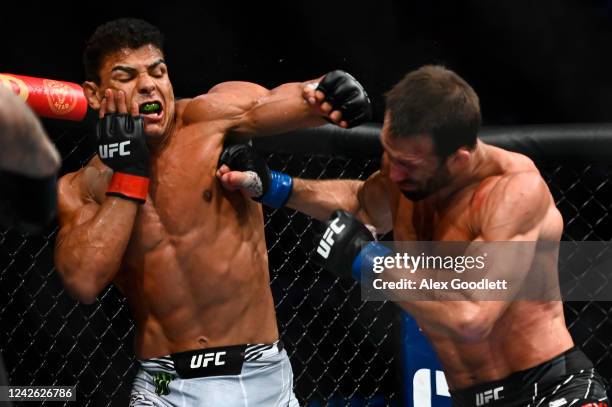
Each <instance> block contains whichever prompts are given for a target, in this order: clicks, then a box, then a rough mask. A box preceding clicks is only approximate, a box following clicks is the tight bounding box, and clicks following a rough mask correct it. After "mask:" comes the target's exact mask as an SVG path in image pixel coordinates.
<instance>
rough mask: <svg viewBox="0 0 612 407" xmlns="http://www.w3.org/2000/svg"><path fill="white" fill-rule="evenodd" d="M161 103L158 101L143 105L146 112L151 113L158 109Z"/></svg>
mask: <svg viewBox="0 0 612 407" xmlns="http://www.w3.org/2000/svg"><path fill="white" fill-rule="evenodd" d="M158 107H159V105H158V104H157V103H147V104H146V105H144V106H143V107H142V111H143V112H145V113H151V112H154V111H156V110H157V108H158Z"/></svg>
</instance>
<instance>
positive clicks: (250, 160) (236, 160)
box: [219, 144, 271, 194]
mask: <svg viewBox="0 0 612 407" xmlns="http://www.w3.org/2000/svg"><path fill="white" fill-rule="evenodd" d="M223 164H225V165H227V166H228V167H229V168H230V170H232V171H253V172H254V173H256V174H257V176H258V177H259V179H260V181H261V184H262V191H263V194H265V193H266V192H267V191H268V189H269V187H270V178H271V175H270V170H269V168H268V164H267V163H266V161H265V160H264V159H263V157H261V156H260V155H259V154H258V153H257V152H256V151H255V149H254V148H253V147H251V146H249V145H247V144H234V145H231V146H229V147H226V148H225V150H223V152H222V153H221V157H220V158H219V166H221V165H223Z"/></svg>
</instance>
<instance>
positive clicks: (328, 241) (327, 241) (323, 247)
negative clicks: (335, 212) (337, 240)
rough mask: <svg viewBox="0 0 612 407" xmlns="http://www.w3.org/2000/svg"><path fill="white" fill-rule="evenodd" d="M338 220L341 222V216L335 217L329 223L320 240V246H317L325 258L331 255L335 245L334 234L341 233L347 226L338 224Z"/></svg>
mask: <svg viewBox="0 0 612 407" xmlns="http://www.w3.org/2000/svg"><path fill="white" fill-rule="evenodd" d="M338 222H340V218H336V219H334V220H333V222H332V223H330V224H329V226H328V228H327V230H326V231H325V233H324V234H323V238H322V239H321V241H320V242H319V247H317V253H319V254H320V255H321V257H323V258H324V259H326V258H327V257H328V256H329V253H330V252H331V248H332V246H333V245H334V239H333V235H334V234H336V235H338V234H340V232H342V231H343V230H344V228H345V227H346V225H338Z"/></svg>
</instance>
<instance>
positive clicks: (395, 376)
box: [0, 0, 612, 407]
mask: <svg viewBox="0 0 612 407" xmlns="http://www.w3.org/2000/svg"><path fill="white" fill-rule="evenodd" d="M1 10H2V11H1V13H0V15H2V20H1V23H0V36H1V38H2V43H3V46H2V52H1V53H0V72H2V73H13V74H19V75H28V76H36V77H44V78H50V79H59V80H66V81H71V82H77V83H81V82H82V81H83V79H84V76H83V72H82V64H81V52H82V49H83V46H84V43H85V40H86V39H87V37H88V36H89V35H90V34H91V33H92V32H93V30H94V28H95V27H96V26H97V25H99V24H101V23H103V22H105V21H108V20H110V19H114V18H118V17H123V16H130V17H140V18H144V19H146V20H148V21H150V22H151V23H153V24H155V25H157V26H159V27H160V29H161V30H162V32H164V34H165V38H166V60H167V62H168V65H169V69H170V76H171V79H172V81H173V84H174V90H175V94H176V95H178V96H183V97H190V96H195V95H198V94H200V93H205V92H206V91H207V89H209V88H210V87H212V86H213V85H214V84H216V83H219V82H223V81H227V80H245V81H251V82H256V83H259V84H261V85H264V86H266V87H274V86H276V85H278V84H281V83H284V82H289V81H300V80H306V79H311V78H315V77H318V76H320V75H322V74H324V73H326V72H328V71H330V70H333V69H338V68H340V69H344V70H347V71H349V72H350V73H352V74H353V75H354V76H355V77H356V78H357V79H359V80H360V81H361V83H362V84H363V85H364V86H365V88H366V89H367V90H368V92H369V94H370V97H371V98H372V100H373V103H374V110H375V117H374V122H376V123H378V124H380V123H381V122H382V117H383V111H384V103H383V94H384V92H386V91H387V90H389V89H390V88H391V86H393V84H395V83H396V82H397V81H398V80H399V79H401V78H402V77H403V75H404V74H405V73H407V72H408V71H410V70H412V69H415V68H417V67H419V66H421V65H424V64H430V63H437V64H443V65H445V66H447V67H449V68H451V69H453V70H455V71H456V72H457V73H458V74H460V75H461V76H462V77H464V78H465V79H466V80H467V81H468V82H469V83H470V84H471V85H472V86H473V87H474V89H475V90H476V92H477V93H478V94H479V96H480V101H481V105H482V111H483V118H484V125H485V128H484V129H483V131H482V132H481V134H482V135H483V137H487V136H489V137H491V136H496V135H499V136H500V137H501V138H499V139H495V140H497V141H498V142H499V141H500V140H501V141H502V144H504V143H505V144H504V145H507V146H508V147H509V148H512V149H517V150H520V151H522V152H524V153H526V154H528V155H530V156H531V157H532V158H533V159H534V160H535V161H536V163H537V164H538V166H539V168H540V169H541V171H542V174H543V176H544V177H545V179H546V180H547V182H548V184H549V187H550V189H551V192H552V193H553V195H554V197H555V200H556V202H557V204H558V207H559V209H560V210H561V212H562V214H563V216H564V221H565V226H566V229H565V234H564V240H574V241H583V240H603V241H609V240H610V239H612V217H611V216H610V209H611V207H612V185H611V184H610V175H611V174H612V167H611V164H612V142H610V140H612V127H611V126H610V125H607V124H606V123H612V52H610V49H612V1H606V0H589V1H584V0H583V1H579V0H573V1H568V0H566V1H554V0H542V1H538V2H533V1H524V0H518V1H511V2H510V1H503V2H500V1H496V2H493V1H464V2H445V1H440V0H433V1H389V0H379V1H376V2H368V4H367V5H359V3H357V2H350V3H349V2H346V3H341V2H336V3H332V2H317V1H309V2H284V3H278V4H273V3H266V4H257V3H255V2H253V3H248V4H247V3H240V2H214V3H213V2H202V3H201V4H188V3H177V4H172V3H171V2H164V3H161V2H160V3H157V2H141V3H129V2H96V3H87V4H86V3H84V2H83V3H82V4H79V5H75V7H74V8H72V7H68V6H64V5H60V4H58V3H50V2H46V3H41V4H38V3H31V4H29V3H27V2H19V3H18V4H9V3H5V4H3V5H2V6H1ZM44 125H45V127H46V129H47V130H48V132H49V135H50V136H51V139H52V140H53V141H54V142H55V143H56V145H57V147H58V149H59V150H60V152H61V154H62V157H63V167H62V173H64V172H68V171H74V170H76V169H78V168H79V167H80V166H82V165H83V164H84V163H85V162H86V161H87V160H88V159H89V158H90V157H91V156H92V155H93V154H94V152H95V149H94V147H93V144H92V141H91V132H90V130H91V129H89V128H87V126H85V125H83V124H79V123H69V122H63V121H53V120H45V121H44ZM525 126H527V127H525ZM367 129H368V131H367V132H365V133H367V134H365V135H364V134H361V133H360V132H355V133H359V134H361V136H359V134H357V135H356V136H355V138H353V139H351V137H349V136H346V134H345V135H342V134H341V135H335V136H334V135H330V137H331V139H330V140H332V141H331V142H329V143H321V142H320V140H319V142H302V143H298V142H296V143H291V142H287V140H288V139H289V138H290V137H293V136H294V135H287V136H283V137H281V138H278V139H273V140H272V141H270V140H267V141H266V140H258V141H257V142H256V145H257V146H259V148H260V150H261V151H262V152H264V153H265V154H266V156H267V157H268V160H269V163H270V165H271V167H272V168H273V169H276V170H285V171H286V172H288V173H289V174H291V175H295V176H297V175H299V176H303V177H310V178H339V177H341V178H364V177H366V176H368V175H369V174H370V173H372V172H373V171H375V170H376V169H377V166H378V163H379V159H380V151H379V147H378V145H377V140H376V133H377V130H376V129H377V128H376V126H375V125H372V126H370V127H368V128H367ZM323 131H324V132H325V130H323ZM330 133H333V132H331V131H330ZM351 134H352V133H351ZM542 135H545V136H546V137H549V138H548V139H547V140H548V143H545V144H544V148H539V147H542V144H541V143H540V141H539V140H540V139H539V138H540V137H542ZM295 137H296V138H295V140H298V139H300V137H311V139H310V140H315V139H316V137H319V134H318V133H315V135H314V136H313V135H312V134H310V135H306V136H303V135H302V136H299V137H298V136H295ZM334 137H338V139H336V141H334V140H335V139H334ZM550 137H552V138H550ZM281 139H283V140H285V143H281V142H280V141H279V142H278V143H277V142H276V141H274V140H281ZM551 140H552V141H551ZM602 140H603V141H602ZM566 143H569V144H566ZM281 144H282V146H281ZM603 146H605V148H604V147H603ZM276 147H278V148H276ZM265 214H266V239H267V244H268V248H269V255H270V273H271V281H272V290H273V293H274V298H275V302H276V306H277V316H278V323H279V328H280V330H281V337H282V339H283V341H284V343H285V345H286V348H287V350H288V352H289V355H290V358H291V362H292V366H293V370H294V375H295V383H294V384H295V392H296V395H297V396H298V398H299V400H300V403H301V404H302V405H308V406H325V405H327V406H345V405H346V406H348V405H350V406H365V405H369V406H384V405H392V406H403V405H411V404H410V403H411V402H412V400H411V399H410V400H408V399H409V398H410V397H407V396H406V395H405V394H404V392H403V388H404V384H405V381H406V379H405V378H404V377H403V372H402V368H401V363H400V358H401V357H400V353H401V352H400V347H401V343H400V342H401V340H400V327H399V323H398V320H399V316H398V314H399V313H398V311H397V309H396V308H395V306H394V305H393V304H391V303H376V302H372V303H364V302H361V301H360V297H359V294H360V293H359V288H358V286H357V283H354V282H350V281H340V280H338V279H336V278H334V277H332V276H330V275H328V274H327V273H325V272H324V271H322V270H321V269H320V268H318V267H317V266H315V265H314V264H312V262H311V261H310V254H311V253H312V250H313V248H314V242H315V239H316V236H317V233H319V232H320V231H321V228H320V226H319V225H318V224H317V223H316V222H313V221H311V220H310V219H308V218H307V217H305V216H302V215H300V214H297V213H295V212H293V211H291V210H286V209H281V210H276V211H271V210H267V209H266V211H265ZM56 233H57V225H52V226H50V227H49V229H48V231H47V233H46V234H45V235H44V236H42V237H31V236H26V235H20V234H18V233H17V232H15V231H14V230H0V327H1V328H0V350H1V352H2V355H3V357H4V363H5V365H6V366H5V367H6V370H7V372H8V376H9V380H10V382H11V383H12V384H14V385H76V386H77V400H78V401H77V402H75V403H72V404H70V405H79V406H80V405H83V406H126V405H127V400H128V394H129V389H130V386H131V380H132V377H133V375H134V373H135V364H134V355H133V333H134V329H133V325H132V322H131V319H130V316H129V310H128V309H127V304H126V302H125V300H124V299H123V297H122V296H121V294H120V293H119V292H118V291H117V290H116V289H114V288H109V289H107V290H105V291H104V293H103V294H101V295H100V296H99V300H98V302H96V303H95V304H93V305H89V306H85V305H79V304H78V303H77V302H76V301H75V300H73V299H72V298H71V297H70V296H68V294H67V293H66V292H65V291H64V290H63V288H62V284H61V282H60V280H59V278H58V276H57V274H56V272H55V270H54V266H53V245H54V239H55V236H56ZM565 315H566V319H567V323H568V326H569V327H570V331H571V333H572V336H573V338H574V340H575V342H576V344H577V346H579V347H580V348H582V349H583V350H584V351H585V353H587V355H588V356H589V357H590V358H591V359H592V360H593V362H594V363H595V364H596V366H597V368H598V369H599V371H600V373H601V374H602V375H603V376H604V378H605V379H607V380H610V379H612V303H610V302H596V301H591V302H566V303H565ZM35 404H36V403H33V402H32V403H24V405H35ZM56 404H58V403H56ZM45 405H49V406H50V405H55V404H54V403H51V402H47V403H45ZM58 405H59V404H58ZM417 407H421V406H417ZM424 407H427V406H424Z"/></svg>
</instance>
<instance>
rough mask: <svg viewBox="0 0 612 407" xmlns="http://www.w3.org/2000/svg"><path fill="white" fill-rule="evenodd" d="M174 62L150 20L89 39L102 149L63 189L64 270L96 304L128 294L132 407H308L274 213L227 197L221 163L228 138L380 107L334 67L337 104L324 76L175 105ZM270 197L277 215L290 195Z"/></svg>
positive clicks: (227, 88)
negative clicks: (272, 267)
mask: <svg viewBox="0 0 612 407" xmlns="http://www.w3.org/2000/svg"><path fill="white" fill-rule="evenodd" d="M163 58H164V55H163V50H162V41H161V34H160V33H159V31H158V30H157V28H155V27H153V26H151V25H150V24H149V23H147V22H144V21H142V20H134V19H120V20H116V21H112V22H109V23H106V24H104V25H102V26H100V27H99V28H98V29H97V30H96V31H95V33H94V34H93V36H92V37H91V38H90V40H89V42H88V43H87V47H86V50H85V53H84V63H85V70H86V75H87V81H86V82H85V83H84V85H83V87H84V91H85V94H86V97H87V99H88V102H89V105H90V106H91V107H92V108H93V109H96V110H99V117H100V122H99V124H98V129H97V130H98V131H97V133H98V143H99V146H98V148H99V150H98V157H95V158H93V159H92V160H91V161H90V162H89V163H88V164H87V166H85V167H84V168H82V169H81V170H79V171H77V172H74V173H71V174H67V175H66V176H64V177H62V178H61V180H60V183H59V222H60V226H61V229H60V232H59V234H58V237H57V242H56V251H55V259H56V265H57V269H58V271H59V273H60V275H61V277H62V279H63V281H64V284H65V286H66V288H67V289H68V291H69V292H70V293H72V294H73V295H74V296H75V297H76V298H78V299H79V300H80V301H82V302H84V303H92V302H93V301H94V300H95V298H96V296H97V295H98V293H100V292H101V291H102V290H103V289H104V288H105V287H106V286H107V285H108V284H109V283H111V282H113V283H114V284H116V286H117V287H119V289H120V290H121V291H122V292H123V293H124V294H125V296H126V297H127V299H128V302H129V305H130V309H131V311H132V315H133V316H134V319H135V323H136V353H137V356H138V357H139V358H140V359H141V361H140V362H141V369H140V371H139V372H138V374H137V376H136V379H135V382H134V386H133V390H132V397H131V404H130V405H132V406H141V405H143V406H144V405H146V406H151V405H155V406H214V407H218V406H296V405H298V403H297V400H296V398H295V396H294V395H293V390H292V381H293V375H292V371H291V365H290V363H289V359H288V357H287V354H286V352H285V351H284V350H283V347H282V343H281V342H279V341H278V329H277V326H276V318H275V314H274V304H273V299H272V295H271V291H270V287H269V275H268V260H267V252H266V245H265V240H264V229H263V215H262V210H261V207H260V205H258V204H257V203H255V202H253V201H251V200H250V199H246V198H245V197H244V196H242V195H241V194H240V193H237V192H228V191H225V190H224V189H223V188H222V187H221V185H220V183H219V181H218V180H217V179H216V178H215V171H216V169H217V162H218V159H219V154H220V153H221V150H222V148H223V144H224V142H225V141H226V139H227V137H228V136H235V137H238V138H240V137H244V138H245V140H248V139H246V137H247V136H250V135H260V134H270V133H277V132H285V131H288V130H291V129H296V128H300V127H304V126H316V125H320V124H324V123H326V121H325V120H328V121H332V122H335V123H336V124H338V125H340V126H343V127H350V126H352V125H355V124H358V123H359V122H360V121H363V120H364V119H366V118H367V117H368V116H369V114H370V103H369V100H368V98H367V95H366V94H365V92H364V91H363V88H362V87H361V85H359V83H358V82H356V81H355V79H354V78H352V77H351V76H350V75H348V74H346V73H344V72H342V71H333V72H331V73H329V74H328V75H326V76H325V77H324V78H321V80H320V85H321V86H323V87H324V89H326V90H328V92H327V101H326V102H325V103H320V102H318V101H317V100H315V98H314V96H313V95H314V92H315V88H317V83H318V82H319V80H313V81H309V82H306V83H289V84H285V85H282V86H279V87H277V88H275V89H273V90H268V89H265V88H263V87H261V86H258V85H255V84H252V83H245V82H228V83H222V84H220V85H217V86H215V87H213V88H212V89H211V90H210V91H209V92H208V93H207V94H204V95H201V96H198V97H196V98H194V99H182V100H180V101H175V100H174V94H173V91H172V85H171V83H170V80H169V77H168V69H167V67H166V64H165V62H164V59H163ZM330 101H332V103H330ZM332 105H333V109H332ZM128 112H129V113H128ZM324 119H325V120H324ZM281 183H282V180H281ZM260 187H261V188H262V191H263V193H264V197H263V201H264V202H268V203H270V202H275V200H277V199H278V194H279V191H280V192H282V190H283V189H282V188H285V187H286V186H282V187H281V189H280V190H278V189H275V190H271V189H269V188H268V185H260Z"/></svg>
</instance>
